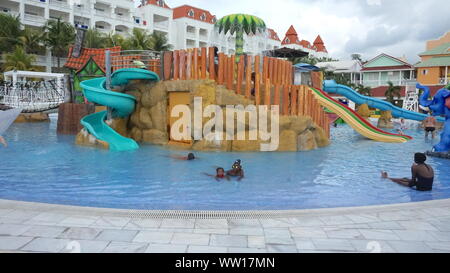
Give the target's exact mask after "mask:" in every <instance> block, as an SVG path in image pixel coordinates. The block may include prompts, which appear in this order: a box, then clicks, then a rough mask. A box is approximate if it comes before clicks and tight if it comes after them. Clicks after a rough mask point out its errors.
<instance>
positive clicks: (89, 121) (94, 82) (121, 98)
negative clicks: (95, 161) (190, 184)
mask: <svg viewBox="0 0 450 273" xmlns="http://www.w3.org/2000/svg"><path fill="white" fill-rule="evenodd" d="M131 80H152V81H159V77H158V75H157V74H155V73H154V72H152V71H148V70H145V69H138V68H125V69H120V70H117V71H115V72H114V73H113V74H112V76H111V84H112V86H124V85H126V84H128V82H129V81H131ZM105 81H106V78H96V79H91V80H86V81H83V82H81V84H80V85H81V88H82V89H83V94H84V96H85V97H86V99H87V100H88V101H90V102H94V103H97V104H100V105H104V106H108V107H110V108H112V109H113V115H114V116H117V117H126V116H128V115H130V114H131V113H133V111H134V108H135V103H136V98H135V97H134V96H131V95H127V94H122V93H119V92H114V91H111V90H108V89H106V88H105ZM106 116H107V111H102V112H99V113H94V114H91V115H88V116H86V117H84V118H83V119H82V120H81V124H82V125H83V126H84V128H85V129H86V130H87V131H88V132H89V133H90V134H92V135H93V136H95V137H96V138H97V139H99V140H102V141H105V142H107V143H108V144H109V149H110V150H112V151H129V150H136V149H138V148H139V145H138V144H137V143H136V141H134V140H133V139H131V138H126V137H124V136H122V135H120V134H119V133H117V132H116V131H114V130H113V129H112V128H111V127H109V126H108V124H106V122H105V120H106Z"/></svg>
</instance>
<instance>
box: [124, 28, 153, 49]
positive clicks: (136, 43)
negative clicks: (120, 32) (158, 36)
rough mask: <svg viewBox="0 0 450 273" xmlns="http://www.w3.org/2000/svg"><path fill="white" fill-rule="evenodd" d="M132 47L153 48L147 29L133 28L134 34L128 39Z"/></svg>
mask: <svg viewBox="0 0 450 273" xmlns="http://www.w3.org/2000/svg"><path fill="white" fill-rule="evenodd" d="M127 40H128V43H129V46H130V49H133V50H151V49H152V41H151V40H152V39H151V35H150V34H148V32H147V30H143V29H140V28H133V32H132V35H131V36H130V37H129V38H128V39H127Z"/></svg>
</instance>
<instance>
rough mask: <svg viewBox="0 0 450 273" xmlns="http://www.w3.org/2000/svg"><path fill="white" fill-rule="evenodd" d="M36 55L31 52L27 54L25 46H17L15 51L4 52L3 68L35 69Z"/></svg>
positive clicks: (6, 69) (7, 69)
mask: <svg viewBox="0 0 450 273" xmlns="http://www.w3.org/2000/svg"><path fill="white" fill-rule="evenodd" d="M35 60H36V57H35V56H34V55H31V54H27V53H26V52H25V50H24V49H23V47H21V46H16V47H15V49H14V51H13V52H10V53H4V54H3V61H4V63H3V67H2V68H3V70H4V71H10V70H27V71H35V70H36V68H35V67H33V62H34V61H35Z"/></svg>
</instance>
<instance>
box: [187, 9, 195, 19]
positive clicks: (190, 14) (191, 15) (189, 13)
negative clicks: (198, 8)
mask: <svg viewBox="0 0 450 273" xmlns="http://www.w3.org/2000/svg"><path fill="white" fill-rule="evenodd" d="M194 15H195V13H194V10H192V9H191V10H190V11H189V12H188V16H190V17H194Z"/></svg>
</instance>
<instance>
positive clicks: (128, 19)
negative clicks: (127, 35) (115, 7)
mask: <svg viewBox="0 0 450 273" xmlns="http://www.w3.org/2000/svg"><path fill="white" fill-rule="evenodd" d="M114 15H115V16H116V19H117V20H120V21H124V22H127V23H130V22H131V20H133V18H131V15H130V14H122V15H120V14H117V13H115V14H114Z"/></svg>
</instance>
